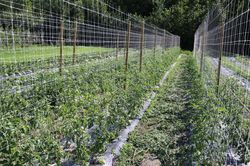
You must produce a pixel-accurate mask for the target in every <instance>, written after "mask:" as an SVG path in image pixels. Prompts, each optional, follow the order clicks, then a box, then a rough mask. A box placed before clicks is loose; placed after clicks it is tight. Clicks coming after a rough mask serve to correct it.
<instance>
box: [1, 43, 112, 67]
mask: <svg viewBox="0 0 250 166" xmlns="http://www.w3.org/2000/svg"><path fill="white" fill-rule="evenodd" d="M114 50H115V49H114V48H104V47H85V46H77V47H76V54H78V55H80V54H89V53H103V52H111V51H114ZM63 54H64V57H66V58H68V57H70V56H72V54H73V47H72V46H64V47H63ZM58 56H60V47H57V46H38V45H37V46H30V47H23V48H20V47H19V48H17V49H16V50H15V51H13V50H7V49H0V62H1V63H13V62H23V61H28V60H29V61H32V60H37V59H48V58H53V57H58Z"/></svg>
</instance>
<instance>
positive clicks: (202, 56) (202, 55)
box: [200, 22, 205, 74]
mask: <svg viewBox="0 0 250 166" xmlns="http://www.w3.org/2000/svg"><path fill="white" fill-rule="evenodd" d="M201 48H202V50H201V59H200V73H201V74H202V72H203V59H204V49H205V22H204V29H203V37H202V46H201Z"/></svg>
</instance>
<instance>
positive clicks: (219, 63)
mask: <svg viewBox="0 0 250 166" xmlns="http://www.w3.org/2000/svg"><path fill="white" fill-rule="evenodd" d="M224 28H225V27H224V24H223V21H222V22H221V28H220V29H221V38H220V55H219V62H218V73H217V87H216V91H217V94H219V86H220V76H221V63H222V62H221V61H222V56H223V48H224V46H223V45H224V44H223V43H224Z"/></svg>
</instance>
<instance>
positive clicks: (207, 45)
mask: <svg viewBox="0 0 250 166" xmlns="http://www.w3.org/2000/svg"><path fill="white" fill-rule="evenodd" d="M249 13H250V1H248V0H218V1H217V3H216V4H215V6H214V7H213V9H212V10H210V11H209V12H208V14H207V15H206V17H205V19H204V21H203V22H202V24H201V25H200V26H199V28H198V29H197V31H196V33H195V43H194V56H196V58H197V61H198V63H199V64H200V71H201V73H202V75H203V77H204V79H205V83H206V86H207V87H211V86H212V87H214V89H215V92H216V93H217V94H218V97H219V98H221V100H222V101H223V102H225V103H227V109H228V110H229V111H231V113H232V112H233V110H234V111H236V113H237V114H238V115H241V116H242V117H244V118H243V120H242V121H243V122H241V123H243V124H245V123H246V122H247V121H248V120H249V110H250V105H249V99H250V98H249V87H250V75H249V71H250V67H249V64H250V49H249V48H250V47H249V46H250V32H249V28H250V27H249V26H250V19H249ZM209 67H211V69H209V70H207V68H209ZM209 71H211V72H209ZM235 107H236V108H235ZM232 118H233V117H232ZM232 124H233V125H234V127H233V128H234V131H235V132H236V131H237V134H238V136H239V138H241V139H240V140H238V142H237V141H236V142H237V143H235V142H230V141H229V142H230V143H229V144H228V148H229V147H231V148H236V149H237V150H238V151H237V153H238V155H240V159H241V161H242V162H246V161H248V160H249V157H250V153H249V150H248V149H249V147H250V143H249V141H248V139H247V138H248V137H249V136H247V135H244V134H243V133H241V130H246V131H245V132H246V133H249V126H248V129H240V130H239V126H237V125H236V126H235V124H234V123H233V122H232ZM246 133H245V134H246ZM242 135H244V136H242ZM242 137H245V138H244V139H242ZM236 144H238V145H236ZM239 147H241V148H242V149H245V150H244V151H240V150H239ZM227 161H229V160H228V159H227ZM227 164H232V163H227Z"/></svg>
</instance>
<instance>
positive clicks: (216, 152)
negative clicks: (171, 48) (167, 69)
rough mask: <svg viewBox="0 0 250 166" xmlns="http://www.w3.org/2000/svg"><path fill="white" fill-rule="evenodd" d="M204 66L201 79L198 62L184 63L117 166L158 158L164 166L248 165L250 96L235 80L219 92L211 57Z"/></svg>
mask: <svg viewBox="0 0 250 166" xmlns="http://www.w3.org/2000/svg"><path fill="white" fill-rule="evenodd" d="M210 60H211V59H210ZM205 64H206V65H205V69H204V71H203V74H202V76H200V75H199V73H198V67H197V65H196V62H195V60H194V58H192V57H191V56H189V57H188V56H186V57H185V58H182V59H181V60H180V62H179V63H178V65H177V66H176V67H175V69H174V70H173V71H172V72H171V73H170V75H169V78H168V80H167V81H166V83H165V85H164V86H163V88H162V89H161V91H160V94H159V95H158V97H157V100H156V101H155V104H154V105H153V106H152V107H151V108H150V110H149V111H148V112H147V113H146V114H145V117H144V118H143V120H142V122H141V123H140V124H139V126H138V127H137V129H136V130H135V132H133V133H132V135H130V138H129V141H128V144H127V145H126V146H125V148H123V150H122V153H121V155H120V157H119V158H118V159H117V162H116V165H121V166H123V165H143V164H144V163H147V162H151V163H157V160H156V159H159V161H160V162H161V164H162V165H186V164H188V165H189V164H190V165H192V164H195V165H236V164H238V165H239V164H243V163H245V164H247V163H248V162H249V161H250V154H249V151H248V149H249V148H250V143H249V139H250V135H249V133H250V132H249V125H250V120H249V112H247V109H249V102H248V101H249V96H248V97H246V95H245V94H246V93H245V92H246V90H245V89H244V88H243V87H241V86H239V84H238V83H237V81H236V80H234V79H233V78H226V77H222V80H221V85H220V92H219V94H217V93H216V86H214V85H216V72H215V71H214V70H213V67H212V64H211V62H210V61H208V60H207V59H206V63H205ZM239 99H245V100H244V101H243V103H242V102H240V101H239ZM246 107H248V108H246ZM131 154H133V157H131ZM237 156H238V157H237Z"/></svg>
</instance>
